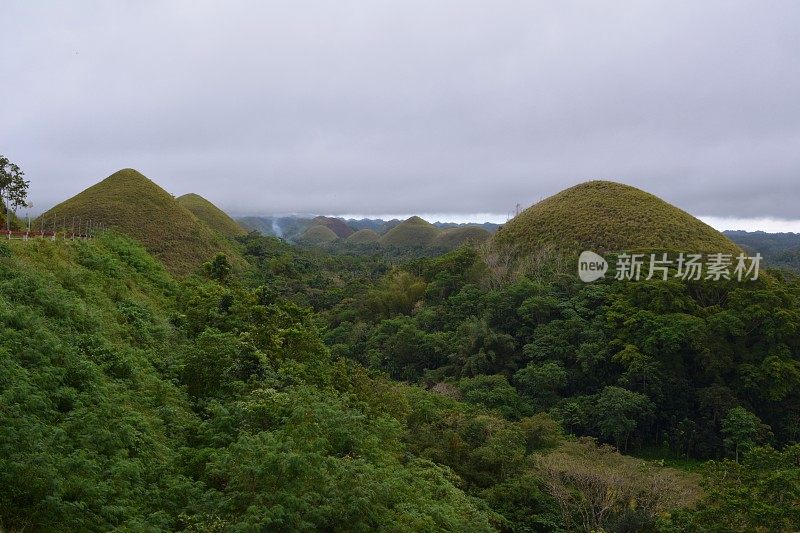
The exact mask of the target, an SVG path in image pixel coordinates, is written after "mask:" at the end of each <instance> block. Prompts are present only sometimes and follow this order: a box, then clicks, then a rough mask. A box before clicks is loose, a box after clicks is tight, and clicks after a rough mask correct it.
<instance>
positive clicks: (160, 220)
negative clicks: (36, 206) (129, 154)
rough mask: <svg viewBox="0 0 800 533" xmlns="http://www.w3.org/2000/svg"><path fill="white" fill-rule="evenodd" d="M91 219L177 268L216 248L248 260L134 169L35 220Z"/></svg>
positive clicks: (183, 270)
mask: <svg viewBox="0 0 800 533" xmlns="http://www.w3.org/2000/svg"><path fill="white" fill-rule="evenodd" d="M73 220H74V224H79V223H83V224H85V223H86V222H87V221H88V220H93V221H95V222H103V223H104V224H106V225H107V226H108V227H109V228H113V229H116V230H117V231H119V232H121V233H124V234H125V235H129V236H131V237H133V238H134V239H136V240H137V241H139V242H140V243H142V244H143V245H144V246H145V248H146V249H147V250H148V251H150V252H151V253H152V254H153V255H155V256H156V257H158V258H159V259H161V260H162V261H163V262H164V265H166V267H167V268H168V269H169V270H170V271H171V272H173V273H175V274H187V273H190V272H193V271H195V270H196V269H197V268H199V267H200V266H201V265H202V264H203V262H204V261H206V260H207V259H208V258H209V257H211V256H213V255H214V254H215V253H216V252H224V253H226V254H228V255H229V256H230V257H231V260H232V261H233V262H234V263H235V264H236V266H237V267H241V266H243V265H244V263H243V262H242V260H241V259H240V258H238V257H237V255H238V254H237V253H236V252H235V250H234V247H233V246H232V245H231V243H229V242H228V241H227V240H226V239H224V238H223V237H221V236H218V235H216V234H215V233H214V232H212V231H211V230H210V229H209V228H208V227H206V226H205V225H204V224H202V223H200V222H199V221H198V220H197V218H196V217H195V216H194V215H193V214H192V213H191V212H189V211H188V210H187V209H185V208H184V207H182V206H181V205H179V204H178V203H177V202H176V201H175V199H174V198H172V196H170V194H169V193H167V192H166V191H164V190H163V189H162V188H161V187H159V186H158V185H156V184H155V183H153V182H152V181H150V180H149V179H147V178H146V177H144V176H143V175H142V174H140V173H139V172H137V171H135V170H133V169H124V170H120V171H118V172H115V173H114V174H112V175H111V176H109V177H108V178H106V179H104V180H103V181H101V182H100V183H97V184H96V185H93V186H92V187H89V188H88V189H86V190H85V191H83V192H81V193H80V194H78V195H76V196H74V197H72V198H70V199H69V200H66V201H65V202H62V203H60V204H58V205H57V206H55V207H54V208H52V209H50V210H49V211H47V212H46V213H44V214H43V215H42V216H40V217H39V219H38V221H37V224H45V225H46V226H47V227H51V226H52V225H53V223H55V225H56V227H57V228H58V229H59V230H61V229H68V228H71V227H72V225H73Z"/></svg>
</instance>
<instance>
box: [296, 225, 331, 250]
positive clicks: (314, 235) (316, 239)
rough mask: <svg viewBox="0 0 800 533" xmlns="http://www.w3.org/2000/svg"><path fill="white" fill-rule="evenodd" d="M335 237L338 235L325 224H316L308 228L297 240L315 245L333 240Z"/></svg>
mask: <svg viewBox="0 0 800 533" xmlns="http://www.w3.org/2000/svg"><path fill="white" fill-rule="evenodd" d="M336 239H338V237H337V236H336V233H334V232H333V230H332V229H330V228H329V227H327V226H318V225H316V226H311V227H310V228H308V229H307V230H306V231H305V232H303V234H302V235H300V237H299V238H298V239H297V240H298V242H300V243H302V244H308V245H311V246H316V245H320V244H327V243H329V242H333V241H335V240H336Z"/></svg>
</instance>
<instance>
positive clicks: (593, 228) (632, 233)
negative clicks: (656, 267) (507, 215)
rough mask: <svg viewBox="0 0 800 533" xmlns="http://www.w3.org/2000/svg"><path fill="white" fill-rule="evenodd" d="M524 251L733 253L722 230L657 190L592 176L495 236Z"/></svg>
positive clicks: (501, 244) (499, 241)
mask: <svg viewBox="0 0 800 533" xmlns="http://www.w3.org/2000/svg"><path fill="white" fill-rule="evenodd" d="M492 244H493V245H494V246H495V247H501V248H510V249H512V250H514V251H516V252H520V253H526V252H528V253H530V252H533V251H537V250H548V249H549V250H553V251H555V252H559V253H566V254H578V253H580V252H581V251H582V250H593V251H596V252H600V253H603V252H620V251H631V250H665V251H685V252H706V253H716V252H720V253H723V252H724V253H733V254H738V253H740V252H741V250H740V249H739V248H738V247H737V246H736V245H735V244H734V243H733V242H732V241H731V240H730V239H728V238H727V237H725V236H724V235H722V234H721V233H720V232H718V231H717V230H715V229H714V228H712V227H711V226H709V225H707V224H706V223H704V222H702V221H700V220H698V219H697V218H695V217H693V216H692V215H690V214H689V213H687V212H685V211H683V210H681V209H679V208H677V207H675V206H673V205H671V204H669V203H667V202H665V201H663V200H661V199H660V198H658V197H657V196H654V195H652V194H650V193H647V192H644V191H642V190H640V189H637V188H635V187H631V186H629V185H623V184H621V183H615V182H610V181H589V182H586V183H582V184H580V185H576V186H574V187H571V188H569V189H566V190H563V191H561V192H560V193H558V194H556V195H554V196H551V197H549V198H546V199H544V200H542V201H541V202H539V203H537V204H534V205H533V206H531V207H529V208H528V209H526V210H525V211H523V212H522V213H520V214H519V215H517V216H516V217H514V218H513V219H512V220H510V221H509V222H508V223H506V224H505V225H504V226H503V227H502V228H501V229H500V230H498V232H497V233H496V234H495V236H494V237H493V239H492Z"/></svg>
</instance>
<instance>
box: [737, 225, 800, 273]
mask: <svg viewBox="0 0 800 533" xmlns="http://www.w3.org/2000/svg"><path fill="white" fill-rule="evenodd" d="M724 234H725V236H726V237H728V238H729V239H731V240H732V241H733V242H735V243H736V244H738V245H739V246H741V247H742V248H743V249H745V250H747V252H748V253H749V254H751V255H755V254H756V252H758V253H760V254H761V255H762V256H763V257H764V263H765V264H766V265H768V266H771V267H773V268H785V269H788V270H792V271H794V272H800V234H798V233H765V232H763V231H725V232H724Z"/></svg>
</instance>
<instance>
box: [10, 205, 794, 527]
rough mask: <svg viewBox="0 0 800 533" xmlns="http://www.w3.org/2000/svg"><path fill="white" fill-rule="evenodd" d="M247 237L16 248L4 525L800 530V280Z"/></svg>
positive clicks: (114, 236) (120, 238)
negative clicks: (198, 256) (181, 268)
mask: <svg viewBox="0 0 800 533" xmlns="http://www.w3.org/2000/svg"><path fill="white" fill-rule="evenodd" d="M411 225H412V226H414V225H417V226H421V227H426V226H424V223H423V224H419V223H418V222H416V221H414V222H412V224H411ZM315 228H316V229H315ZM311 229H312V230H314V231H315V232H321V233H322V234H324V235H327V237H326V238H327V239H331V238H332V239H336V234H335V233H334V232H333V230H331V229H330V228H327V227H325V226H322V225H317V226H314V227H312V228H311ZM309 231H310V230H309ZM331 236H332V237H331ZM237 241H238V243H237V247H238V248H239V249H241V250H242V254H243V257H244V259H240V260H245V261H247V263H248V264H249V265H250V266H249V268H246V269H237V268H235V265H234V261H235V260H236V258H235V257H233V256H228V255H227V254H225V253H220V252H219V250H210V251H209V253H208V254H206V255H204V256H203V257H202V261H201V263H200V265H201V267H202V268H200V267H198V268H196V269H195V270H194V271H193V273H192V274H191V275H188V276H185V277H183V278H181V279H176V278H175V277H173V276H172V275H171V274H170V273H169V272H168V271H167V269H165V267H164V266H163V265H162V263H161V262H159V261H158V260H156V259H155V258H154V257H153V256H152V255H150V254H149V253H148V252H147V251H146V250H145V249H144V248H143V247H142V246H141V245H140V244H138V243H136V242H134V241H133V240H132V239H131V238H130V237H128V236H126V235H122V234H121V233H119V232H116V231H110V232H103V233H101V234H100V235H99V236H98V238H96V239H94V240H90V241H82V240H76V241H64V240H59V241H50V240H46V239H36V240H32V241H27V242H23V241H12V242H0V530H2V531H6V530H7V531H21V530H34V531H101V530H147V531H187V532H190V531H265V530H266V531H273V530H276V531H296V530H331V531H338V530H348V531H350V530H356V531H367V530H392V531H542V532H545V531H547V532H549V531H586V532H589V531H606V532H650V531H664V532H677V531H719V532H723V531H726V532H727V531H742V532H745V531H747V532H749V531H765V532H766V531H787V532H788V531H796V530H798V529H800V463H799V462H798V461H800V446H798V444H797V441H798V440H800V355H799V354H800V305H798V304H799V303H800V280H798V279H797V278H795V277H792V276H782V275H769V276H763V277H762V278H761V279H759V280H758V281H755V282H748V283H737V282H726V281H720V282H712V281H705V280H704V281H679V280H671V281H667V282H663V281H641V282H638V283H625V282H618V281H614V280H603V281H598V282H596V283H592V284H584V283H581V282H579V281H577V280H576V279H575V278H574V277H566V276H553V277H549V278H548V277H545V276H538V277H536V278H535V279H534V278H531V277H529V276H527V275H525V274H524V273H520V274H519V275H517V276H515V277H514V278H513V279H509V280H505V281H498V280H499V279H500V278H498V276H497V275H496V273H495V272H494V269H495V268H496V265H495V264H493V263H492V261H491V260H490V255H491V254H489V253H485V251H483V250H479V249H477V248H475V247H470V246H461V247H459V248H457V249H456V250H453V251H451V252H448V253H446V254H444V255H440V256H437V257H416V256H414V254H411V253H409V255H407V256H404V255H402V254H398V255H393V256H389V255H386V254H379V253H374V254H368V253H363V254H362V253H358V254H355V253H354V254H351V253H346V252H345V251H343V250H345V248H342V249H338V250H334V248H333V247H308V248H306V247H294V246H292V245H290V244H288V243H287V242H285V241H283V240H281V239H277V238H271V237H263V236H260V235H258V234H256V233H249V234H246V235H242V236H240V237H238V238H237ZM345 244H347V243H345ZM339 245H341V243H340V241H337V243H336V246H339ZM368 245H369V243H367V244H363V245H361V246H368ZM353 246H356V245H353ZM412 248H413V247H412ZM431 249H432V248H427V250H428V251H429V250H431ZM331 250H333V251H335V253H329V251H331Z"/></svg>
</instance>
